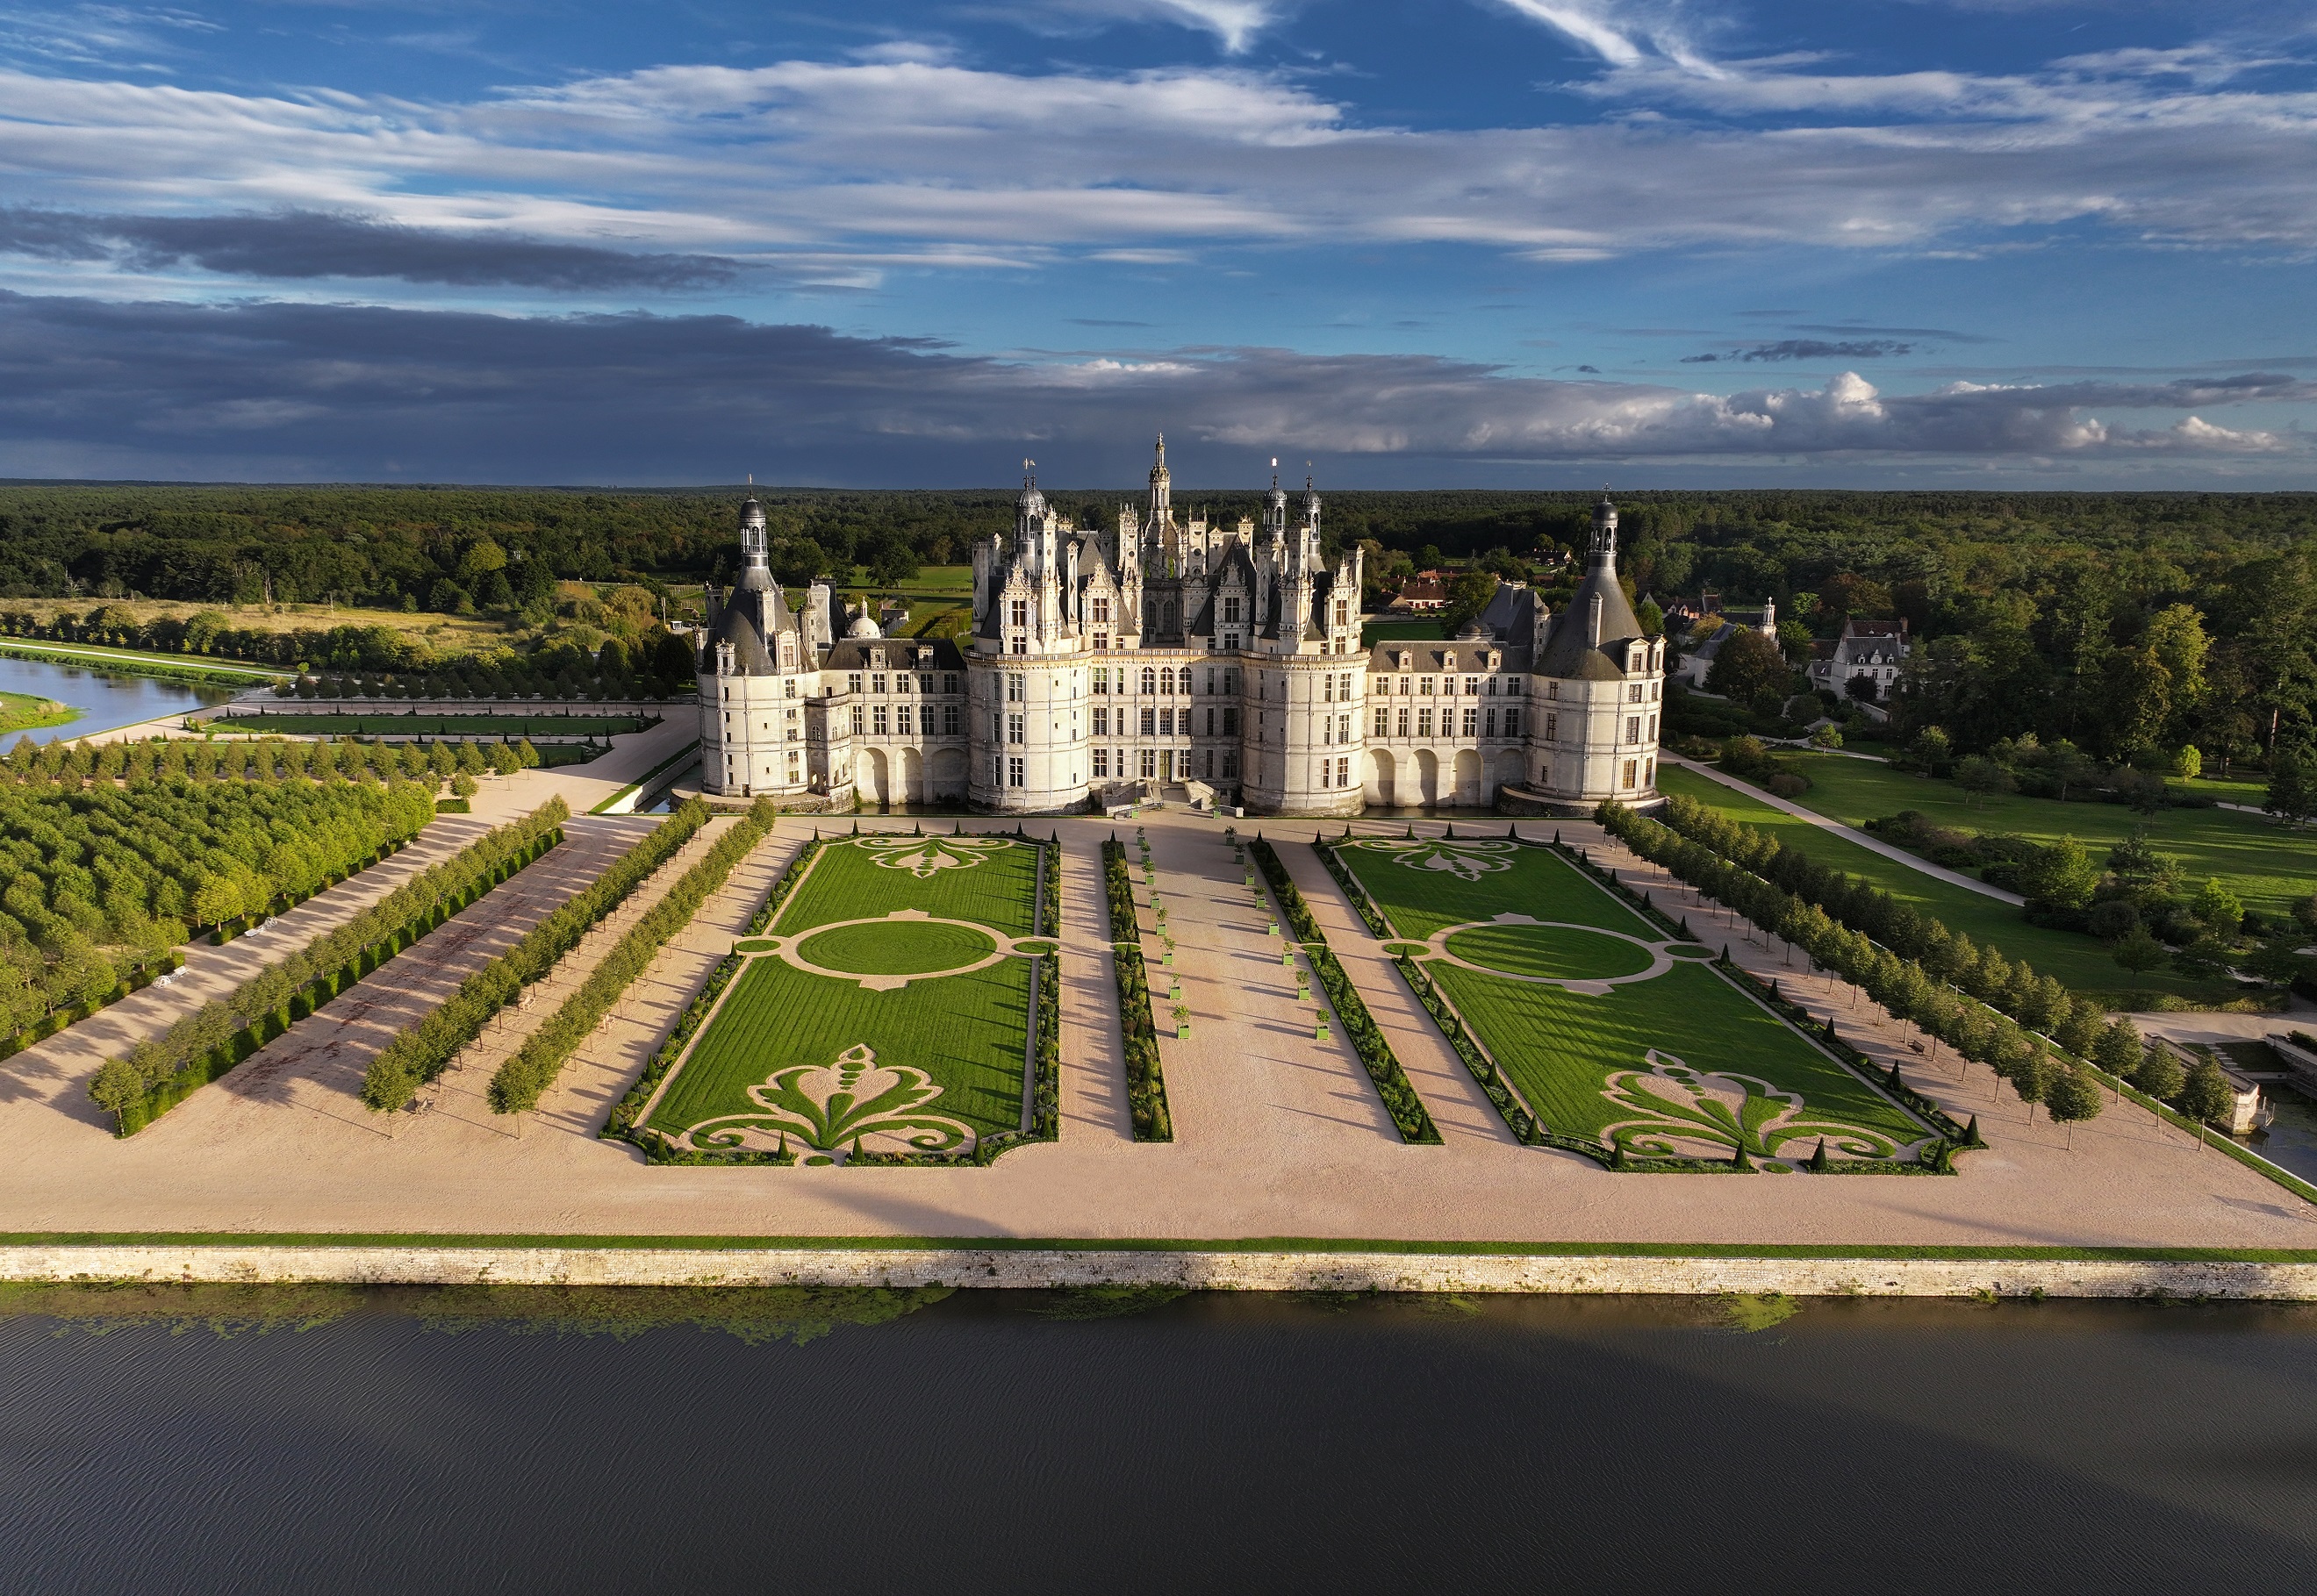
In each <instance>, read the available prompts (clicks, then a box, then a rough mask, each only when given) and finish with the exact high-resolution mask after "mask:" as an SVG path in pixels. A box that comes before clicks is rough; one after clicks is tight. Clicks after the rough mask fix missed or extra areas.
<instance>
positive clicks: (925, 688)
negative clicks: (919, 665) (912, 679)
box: [917, 671, 934, 692]
mask: <svg viewBox="0 0 2317 1596" xmlns="http://www.w3.org/2000/svg"><path fill="white" fill-rule="evenodd" d="M933 690H934V673H932V672H931V671H920V672H918V673H917V691H919V692H931V691H933Z"/></svg>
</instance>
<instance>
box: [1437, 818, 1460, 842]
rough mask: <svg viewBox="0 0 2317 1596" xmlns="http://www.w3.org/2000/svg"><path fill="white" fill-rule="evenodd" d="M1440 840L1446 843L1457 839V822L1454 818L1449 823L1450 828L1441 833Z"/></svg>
mask: <svg viewBox="0 0 2317 1596" xmlns="http://www.w3.org/2000/svg"><path fill="white" fill-rule="evenodd" d="M1440 840H1441V841H1442V842H1444V843H1453V842H1454V841H1455V840H1456V823H1455V822H1454V821H1453V820H1452V821H1450V822H1449V823H1448V829H1447V830H1446V831H1445V832H1442V833H1441V834H1440Z"/></svg>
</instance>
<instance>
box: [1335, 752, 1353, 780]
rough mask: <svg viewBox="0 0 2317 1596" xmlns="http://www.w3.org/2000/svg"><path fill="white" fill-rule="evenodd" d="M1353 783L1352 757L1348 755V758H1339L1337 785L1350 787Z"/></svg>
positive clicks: (1337, 763)
mask: <svg viewBox="0 0 2317 1596" xmlns="http://www.w3.org/2000/svg"><path fill="white" fill-rule="evenodd" d="M1351 784H1352V762H1351V760H1350V758H1349V757H1348V756H1346V758H1343V759H1339V760H1337V762H1336V785H1337V786H1338V787H1349V786H1350V785H1351Z"/></svg>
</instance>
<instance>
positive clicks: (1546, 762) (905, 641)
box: [699, 438, 1665, 815]
mask: <svg viewBox="0 0 2317 1596" xmlns="http://www.w3.org/2000/svg"><path fill="white" fill-rule="evenodd" d="M740 545H741V557H742V564H741V570H740V574H739V576H738V580H737V581H736V582H735V584H733V586H732V588H731V589H730V591H729V593H719V592H717V591H716V590H715V589H713V588H711V589H710V591H709V593H708V614H707V623H706V625H705V627H704V628H703V629H702V634H701V637H702V646H701V649H700V654H699V672H700V733H701V737H700V741H701V775H702V786H703V788H704V789H706V790H707V791H709V792H711V793H718V794H724V795H729V796H735V797H744V796H753V795H756V794H766V795H770V796H772V797H774V798H780V799H783V800H784V801H787V802H790V803H792V804H796V805H798V806H800V807H847V808H849V807H852V805H853V803H854V800H855V799H856V798H858V799H859V800H860V801H862V802H864V803H871V804H885V803H912V804H931V805H949V804H957V803H961V802H962V803H966V804H969V805H971V807H974V808H977V809H985V810H989V811H993V812H997V813H1006V814H1046V813H1056V812H1066V811H1071V810H1086V809H1088V808H1092V807H1100V806H1103V805H1105V804H1108V803H1117V802H1124V801H1130V800H1132V799H1133V798H1138V797H1144V796H1155V795H1157V794H1158V793H1159V792H1161V791H1163V790H1165V789H1168V788H1181V789H1184V792H1185V795H1186V796H1191V797H1206V796H1210V795H1211V796H1212V798H1213V800H1214V801H1216V802H1218V803H1221V804H1236V805H1239V806H1243V807H1246V808H1248V810H1251V811H1253V812H1255V813H1257V814H1275V815H1354V814H1357V813H1359V812H1361V811H1362V810H1363V809H1365V808H1368V807H1387V808H1389V807H1467V808H1489V807H1509V808H1516V809H1519V810H1522V811H1524V812H1539V811H1550V810H1554V809H1567V810H1569V811H1570V812H1572V813H1574V812H1579V811H1581V810H1583V809H1586V808H1589V807H1591V806H1592V805H1594V804H1596V803H1598V802H1599V801H1600V800H1601V799H1603V798H1618V799H1620V800H1622V801H1624V802H1627V803H1635V802H1647V801H1651V800H1652V799H1654V798H1655V797H1656V781H1657V754H1658V718H1659V710H1660V709H1661V708H1662V704H1661V699H1662V695H1663V691H1664V682H1665V641H1664V639H1663V638H1650V637H1645V636H1643V635H1642V628H1641V623H1640V622H1639V621H1638V620H1636V619H1635V618H1634V615H1633V606H1632V604H1631V603H1630V602H1627V600H1626V598H1625V594H1624V589H1623V588H1622V587H1621V586H1620V585H1619V584H1618V581H1617V563H1616V560H1617V512H1616V508H1615V505H1613V504H1610V503H1609V501H1608V500H1607V499H1606V498H1605V499H1603V500H1602V501H1601V503H1600V504H1597V505H1596V506H1595V508H1594V513H1593V531H1592V539H1591V545H1592V546H1591V548H1590V550H1589V552H1588V557H1587V564H1586V570H1585V572H1584V575H1583V578H1582V580H1581V581H1580V582H1579V584H1578V587H1577V591H1576V593H1575V594H1574V596H1573V597H1572V599H1571V601H1570V604H1569V605H1568V606H1567V607H1566V608H1565V609H1564V610H1563V611H1561V613H1560V614H1559V615H1554V614H1552V613H1551V612H1550V611H1549V610H1548V608H1547V607H1546V605H1545V604H1544V603H1543V601H1542V599H1541V598H1540V596H1539V595H1538V594H1537V593H1534V591H1532V590H1530V589H1529V588H1527V587H1525V586H1523V585H1521V584H1516V583H1507V584H1500V585H1499V586H1498V589H1497V592H1496V594H1495V596H1494V598H1493V599H1492V600H1491V601H1490V602H1489V605H1488V607H1487V608H1486V610H1484V611H1482V613H1481V615H1480V616H1479V617H1478V618H1476V619H1475V620H1473V621H1472V622H1471V623H1470V624H1468V625H1467V626H1466V627H1465V629H1464V630H1463V635H1461V636H1459V637H1457V638H1454V639H1453V640H1450V641H1426V642H1413V641H1411V642H1391V641H1387V642H1383V643H1380V644H1378V645H1377V646H1374V647H1373V648H1363V647H1362V646H1361V644H1360V635H1361V634H1360V628H1361V619H1362V618H1361V614H1360V584H1361V575H1362V570H1361V563H1362V562H1361V555H1360V552H1359V550H1358V549H1357V548H1352V549H1349V550H1346V551H1344V552H1341V553H1339V554H1338V555H1337V557H1335V558H1334V559H1333V560H1332V561H1331V560H1330V559H1329V558H1328V557H1327V555H1326V553H1325V552H1324V549H1323V548H1322V543H1321V539H1320V495H1318V494H1317V493H1316V492H1313V491H1311V488H1310V486H1309V484H1307V485H1306V489H1305V492H1304V494H1303V496H1302V503H1301V504H1292V503H1291V501H1290V497H1289V495H1288V494H1287V493H1285V492H1284V490H1282V489H1281V488H1280V486H1279V485H1278V482H1277V480H1276V479H1274V481H1273V483H1272V487H1271V493H1270V496H1269V498H1268V499H1267V500H1266V504H1265V508H1264V512H1263V517H1262V520H1261V522H1259V523H1258V522H1256V521H1254V520H1252V519H1242V520H1240V521H1239V522H1238V523H1237V524H1236V525H1232V526H1225V525H1222V524H1221V523H1215V524H1210V523H1209V522H1207V521H1206V520H1205V518H1204V517H1203V516H1200V515H1190V516H1187V517H1185V518H1183V519H1180V520H1178V519H1177V517H1176V512H1175V507H1174V504H1173V498H1172V488H1171V482H1170V478H1169V476H1168V473H1167V445H1166V440H1165V439H1164V438H1161V439H1160V440H1159V441H1158V459H1157V462H1156V463H1155V464H1154V465H1153V466H1152V467H1151V470H1150V495H1149V498H1148V499H1147V501H1146V502H1145V504H1143V505H1141V507H1139V508H1138V507H1137V506H1135V505H1133V504H1126V505H1122V506H1121V507H1120V508H1119V510H1118V512H1117V517H1116V520H1115V522H1114V524H1113V525H1112V526H1111V527H1109V528H1107V529H1101V528H1078V527H1074V526H1070V525H1067V524H1065V522H1064V521H1063V518H1062V517H1060V516H1059V515H1057V514H1056V513H1054V511H1053V510H1052V508H1051V506H1050V505H1049V504H1047V502H1046V498H1045V495H1043V494H1042V493H1041V492H1039V490H1038V487H1037V486H1036V483H1035V481H1034V479H1031V480H1026V481H1025V482H1024V486H1023V489H1022V494H1021V496H1020V498H1019V499H1018V500H1016V501H1015V517H1014V528H1013V531H1012V532H1011V533H1010V534H1006V533H1000V534H996V535H993V536H992V537H991V538H990V539H989V540H988V541H987V542H984V543H980V544H977V545H976V546H975V548H974V551H973V622H972V631H971V636H969V637H968V638H963V639H949V638H943V639H939V640H926V639H919V638H887V637H885V636H883V635H882V633H881V630H880V629H879V628H878V625H877V623H876V622H875V621H874V620H871V619H870V618H869V617H868V616H867V615H866V614H865V613H864V614H863V615H861V616H859V617H857V618H856V617H851V616H848V615H847V614H846V613H845V609H844V607H843V606H842V604H841V602H840V601H839V600H838V598H837V596H836V593H835V591H834V590H833V589H831V588H830V587H829V586H828V585H827V584H823V583H815V584H813V585H812V586H811V587H810V589H809V590H808V591H807V593H806V597H805V602H804V604H803V606H802V608H801V609H800V610H792V609H791V608H790V607H789V605H788V602H787V601H786V599H785V597H784V595H783V593H782V592H781V589H780V586H779V584H777V583H775V582H774V580H773V577H772V574H771V571H770V570H769V569H768V567H767V548H766V536H765V514H764V510H763V508H762V507H761V506H760V505H759V504H757V503H756V500H755V499H753V498H751V499H749V500H748V501H747V503H746V504H743V505H742V506H741V511H740Z"/></svg>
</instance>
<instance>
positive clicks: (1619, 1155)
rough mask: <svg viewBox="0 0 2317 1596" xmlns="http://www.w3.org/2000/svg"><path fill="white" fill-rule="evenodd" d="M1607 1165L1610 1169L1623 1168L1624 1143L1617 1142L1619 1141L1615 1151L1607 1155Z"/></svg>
mask: <svg viewBox="0 0 2317 1596" xmlns="http://www.w3.org/2000/svg"><path fill="white" fill-rule="evenodd" d="M1609 1167H1610V1168H1611V1169H1623V1168H1624V1167H1625V1144H1624V1143H1623V1142H1619V1143H1618V1144H1617V1146H1616V1149H1615V1151H1614V1152H1612V1153H1611V1154H1610V1155H1609Z"/></svg>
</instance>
